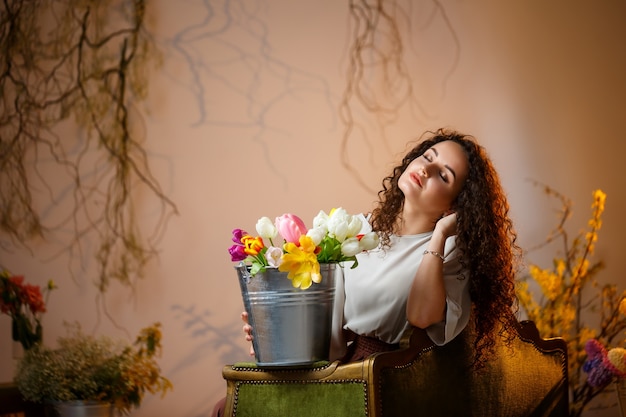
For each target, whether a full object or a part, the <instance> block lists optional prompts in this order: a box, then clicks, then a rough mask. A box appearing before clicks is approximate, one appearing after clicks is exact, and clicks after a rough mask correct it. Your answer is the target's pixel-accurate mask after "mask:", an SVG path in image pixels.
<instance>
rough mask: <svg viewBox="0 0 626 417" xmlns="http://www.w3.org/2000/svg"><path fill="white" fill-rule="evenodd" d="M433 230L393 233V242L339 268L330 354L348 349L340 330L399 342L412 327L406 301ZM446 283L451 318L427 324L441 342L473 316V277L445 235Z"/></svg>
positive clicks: (453, 242)
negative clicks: (355, 264) (407, 314)
mask: <svg viewBox="0 0 626 417" xmlns="http://www.w3.org/2000/svg"><path fill="white" fill-rule="evenodd" d="M431 237H432V232H428V233H422V234H418V235H409V236H395V235H394V236H391V246H390V247H389V248H388V249H386V250H383V249H380V248H379V249H375V250H372V251H369V252H367V253H362V254H359V255H357V259H358V261H359V265H358V266H357V267H356V268H355V269H351V268H350V267H351V266H352V262H346V263H345V264H344V265H343V268H337V271H338V272H337V276H336V278H337V280H336V281H337V288H336V295H335V296H336V301H335V316H334V323H333V347H332V349H331V353H332V352H335V354H331V356H336V355H337V356H338V355H340V354H341V352H342V351H343V349H342V348H345V341H344V340H343V338H342V333H343V332H342V331H341V329H342V328H343V329H348V330H351V331H352V332H354V333H356V334H358V335H363V336H372V337H376V338H378V339H380V340H382V341H384V342H387V343H398V342H399V341H400V339H401V338H402V335H403V333H404V332H405V331H406V330H407V329H408V328H410V324H409V322H408V321H407V318H406V303H407V298H408V294H409V290H410V288H411V284H412V282H413V278H414V277H415V274H416V272H417V268H418V267H419V265H420V263H421V261H422V258H423V257H424V256H433V255H424V250H425V249H427V248H428V242H429V241H430V239H431ZM444 257H445V262H444V283H445V287H446V306H447V308H446V318H445V320H444V321H442V322H440V323H436V324H433V325H432V326H430V327H428V328H427V329H426V331H427V333H428V335H429V337H430V338H431V339H432V340H433V342H434V343H436V344H437V345H443V344H445V343H447V342H449V341H450V340H452V339H453V338H454V337H455V336H456V335H458V334H459V333H460V332H461V330H463V328H465V326H466V325H467V323H468V321H469V315H470V306H471V302H470V296H469V285H468V282H469V279H470V277H469V276H468V273H467V271H463V270H462V267H461V265H460V263H459V250H458V249H457V247H456V242H455V238H454V237H450V238H448V239H447V240H446V244H445V250H444Z"/></svg>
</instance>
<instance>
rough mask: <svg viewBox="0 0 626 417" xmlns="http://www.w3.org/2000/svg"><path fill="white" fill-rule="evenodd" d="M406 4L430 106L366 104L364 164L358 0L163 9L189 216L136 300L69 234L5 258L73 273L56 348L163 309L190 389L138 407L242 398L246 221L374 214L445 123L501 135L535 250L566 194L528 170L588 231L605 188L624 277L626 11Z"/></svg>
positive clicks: (485, 135) (7, 364)
mask: <svg viewBox="0 0 626 417" xmlns="http://www.w3.org/2000/svg"><path fill="white" fill-rule="evenodd" d="M204 3H208V4H210V5H211V6H212V7H213V10H212V11H211V13H214V14H212V15H210V13H209V10H207V9H206V8H205V5H204ZM404 3H409V4H411V10H410V12H409V15H410V22H411V28H410V29H407V30H408V31H410V33H407V32H405V33H404V35H405V36H406V38H405V39H407V40H408V39H410V40H411V43H410V50H411V55H410V56H409V57H407V61H408V63H409V65H410V74H411V76H412V80H413V83H414V91H415V94H416V101H415V102H414V103H413V105H412V106H411V107H410V108H409V107H406V108H403V109H402V110H401V112H400V114H399V117H398V119H397V120H396V121H395V122H394V123H393V124H392V125H390V126H389V127H388V128H387V129H386V130H385V131H384V132H383V131H380V130H378V127H377V125H376V124H375V122H374V120H373V117H372V116H371V115H368V114H365V113H364V112H362V111H360V110H358V109H357V112H356V113H355V117H356V120H357V122H358V123H359V124H360V125H362V126H363V130H361V131H358V132H357V133H356V134H355V135H353V136H352V137H351V140H350V142H349V144H348V149H349V161H350V163H351V165H352V166H353V167H354V168H356V169H358V174H357V176H355V174H354V173H352V172H349V171H348V170H346V169H345V168H344V167H343V166H342V165H341V159H340V144H341V136H342V132H343V125H342V124H341V122H340V120H339V118H338V107H339V102H340V99H341V95H342V93H343V89H344V87H345V82H346V80H345V73H346V69H347V65H348V61H347V57H346V53H347V46H348V45H347V44H348V36H349V20H348V14H347V1H336V0H325V1H320V0H315V1H313V0H310V1H297V2H294V1H289V0H270V1H267V2H261V1H247V2H241V3H240V2H217V1H209V2H201V1H191V0H184V1H176V2H173V1H165V0H162V1H157V2H154V3H153V4H154V5H155V9H153V10H152V13H153V15H154V18H155V22H156V25H157V27H156V29H155V35H156V37H157V39H158V42H159V45H160V46H161V48H162V51H163V52H164V67H163V68H162V69H161V70H160V71H159V73H158V74H157V75H156V77H155V78H154V80H153V82H152V84H151V87H150V94H151V95H150V99H149V102H148V106H147V109H146V110H145V114H144V119H145V129H146V142H145V146H146V147H147V148H148V150H149V153H150V158H151V163H152V168H153V170H154V172H155V175H156V176H157V177H158V179H159V181H160V182H161V184H162V185H163V187H164V191H165V192H166V193H167V194H168V196H169V197H170V198H171V199H172V200H174V201H175V202H176V204H177V206H178V208H179V211H180V215H179V216H177V217H174V218H172V219H171V221H170V223H169V227H168V230H167V232H166V234H165V236H164V238H163V240H162V242H161V243H160V246H159V248H160V251H161V253H160V258H159V260H158V262H154V263H152V264H150V265H149V266H148V271H147V274H146V278H145V279H144V280H142V281H140V282H138V283H137V292H136V297H135V298H131V296H130V295H129V294H128V292H127V291H124V290H122V289H120V288H119V287H117V286H113V287H112V288H111V291H110V292H109V293H108V294H107V296H106V298H105V299H98V298H97V297H96V292H95V289H94V287H93V285H92V284H91V282H92V281H93V279H94V274H95V270H94V268H93V262H91V261H90V253H89V250H90V249H91V247H92V246H91V245H92V244H93V241H91V240H86V241H85V245H84V247H83V249H84V253H83V255H82V258H81V257H80V256H79V255H78V254H73V255H68V254H63V255H61V256H60V257H57V258H54V259H52V260H49V257H50V255H51V254H52V253H54V251H55V250H57V249H58V248H59V247H60V245H59V243H60V242H59V241H60V240H62V239H63V236H57V237H55V238H54V239H52V240H51V242H50V243H42V242H36V243H34V244H33V253H29V252H27V251H20V250H18V251H16V252H2V253H0V262H1V263H2V264H4V265H6V266H7V267H8V268H9V269H10V270H12V271H13V272H15V273H22V274H24V275H26V278H27V279H28V280H29V281H31V282H36V283H40V284H44V283H45V282H46V280H48V279H49V278H54V279H55V280H56V281H57V283H58V285H59V287H60V290H58V291H57V292H56V293H54V294H53V297H52V299H51V300H50V303H49V312H48V313H47V314H46V316H45V321H44V323H45V341H46V343H49V344H53V343H54V340H55V339H56V336H58V335H60V334H62V333H63V326H62V323H63V321H64V320H67V321H73V320H79V321H80V322H81V323H82V325H83V327H84V328H85V329H87V330H89V331H93V332H97V333H107V334H110V335H115V336H121V337H123V336H125V334H126V333H125V332H124V331H122V330H119V329H118V328H117V327H116V324H118V325H119V326H121V327H122V328H123V329H125V330H126V331H127V332H129V333H130V334H134V333H135V332H136V331H137V330H138V329H139V328H141V327H143V326H145V325H147V324H149V323H151V322H153V321H161V322H162V323H163V326H164V337H165V343H164V345H165V346H164V348H165V352H164V353H165V355H164V358H163V360H162V365H163V369H164V372H165V374H166V375H167V376H169V377H170V379H171V380H172V381H173V383H174V386H175V391H174V392H173V393H170V394H168V395H167V396H166V397H165V398H164V399H163V400H160V399H158V398H154V397H149V398H147V400H146V401H145V403H144V406H143V407H142V408H141V410H139V411H138V412H137V413H136V415H137V416H151V417H158V416H172V415H176V416H179V417H196V416H201V415H206V414H207V413H208V412H209V411H210V408H211V407H212V404H213V403H214V402H215V401H216V400H217V399H218V398H219V397H220V396H222V394H223V392H224V382H223V380H222V379H221V368H222V366H223V365H224V364H227V363H232V362H234V361H241V360H246V359H248V357H247V349H248V347H247V345H246V343H245V342H244V340H243V337H242V333H241V322H240V320H239V314H240V312H241V311H242V309H243V307H242V303H241V299H240V295H239V289H238V285H237V281H236V275H235V273H234V271H233V269H232V264H231V262H230V260H229V257H228V254H227V252H226V248H227V247H228V246H229V245H230V233H231V230H232V229H233V228H236V227H241V228H246V229H248V230H253V229H254V224H255V222H256V220H257V218H258V217H260V216H263V215H267V216H270V217H273V216H277V215H280V214H282V213H284V212H293V213H296V214H298V215H300V216H301V217H303V218H304V219H305V221H307V222H310V221H311V219H312V217H313V215H314V214H315V213H316V212H317V211H318V210H320V209H324V210H329V209H330V208H332V207H333V206H343V207H345V208H346V209H348V210H349V211H366V210H369V209H370V208H371V203H372V201H373V200H374V198H375V191H377V190H378V186H379V183H380V179H381V178H382V176H383V174H386V172H387V169H388V168H389V164H390V163H391V162H392V161H394V160H395V158H396V156H397V155H398V154H399V153H401V152H402V151H403V150H404V148H405V144H406V143H407V142H408V141H409V140H411V139H413V138H415V137H416V136H418V135H419V134H420V133H421V132H423V131H424V130H426V129H435V128H437V127H440V126H450V127H455V128H457V129H459V130H462V131H464V132H467V133H472V134H474V135H475V136H476V137H477V138H478V139H479V140H480V141H481V142H482V143H483V144H484V145H485V146H486V147H487V149H488V150H489V152H490V153H491V155H492V157H493V159H494V162H495V164H496V166H497V167H498V169H499V171H500V173H501V177H502V180H503V183H504V186H505V188H506V190H507V191H508V193H509V197H510V203H511V206H512V215H513V217H514V219H515V221H516V226H517V228H518V230H519V234H520V243H521V244H522V245H523V246H524V247H526V248H528V247H530V246H532V245H534V244H536V243H539V242H540V241H541V239H542V238H543V237H544V235H545V233H546V232H547V231H548V229H549V227H550V226H551V225H553V221H554V220H555V218H554V217H553V215H552V211H551V209H552V208H553V207H554V204H551V202H550V201H548V200H547V199H546V198H545V197H544V195H543V194H542V193H541V191H540V190H539V189H538V188H536V187H534V186H533V185H531V183H530V182H529V181H528V180H529V179H535V180H538V181H541V182H544V183H546V184H548V185H550V186H552V187H554V188H556V189H557V190H559V191H561V192H562V193H564V194H565V195H567V196H568V197H570V198H571V199H572V200H573V202H574V215H573V218H572V221H571V223H570V228H571V229H572V233H576V232H577V231H578V229H580V228H582V227H584V225H585V223H586V220H587V217H588V213H589V206H590V204H591V192H592V190H594V189H596V188H601V189H603V190H604V191H605V192H606V193H607V194H608V199H607V208H606V213H605V216H604V228H603V229H602V231H601V234H600V241H599V244H598V246H597V256H598V258H601V259H603V260H604V261H605V262H606V263H607V268H606V270H605V271H604V272H603V273H602V275H601V280H603V281H606V282H616V283H619V284H620V288H623V287H624V286H626V285H625V284H626V282H625V281H624V277H623V274H622V272H623V271H624V266H625V264H624V262H625V261H624V259H625V258H624V256H623V255H622V247H621V244H620V243H619V242H620V241H621V240H620V237H621V236H620V235H621V234H623V232H624V231H625V229H626V228H625V224H626V223H625V222H626V221H625V220H624V218H623V216H622V213H623V212H624V209H625V208H626V202H625V196H624V192H623V184H624V180H623V172H622V171H623V165H624V164H623V155H624V153H625V152H624V151H625V147H626V145H625V144H624V143H625V139H626V138H625V134H624V130H623V127H622V125H623V121H624V118H625V116H626V101H625V100H624V97H626V83H625V82H624V78H623V76H624V74H626V46H624V42H623V40H624V39H626V26H624V24H623V22H624V20H625V18H626V3H624V2H623V1H618V0H612V1H611V0H606V1H601V2H591V1H578V0H577V1H570V0H554V1H551V2H545V1H542V0H530V1H517V2H501V1H496V0H480V1H471V2H470V1H459V0H444V1H442V2H441V4H442V5H443V7H444V8H445V12H446V16H447V19H448V21H449V25H450V26H448V25H447V23H446V22H447V21H446V19H444V16H443V15H442V14H441V13H440V12H439V11H437V9H436V8H435V4H436V3H435V2H431V1H423V0H419V1H406V2H404ZM224 9H228V11H229V14H228V16H227V15H226V14H224V12H223V11H224ZM450 28H452V29H450ZM457 42H458V43H457ZM407 49H409V47H408V44H407ZM447 74H450V75H449V76H447ZM383 133H384V134H383ZM383 138H384V140H383ZM50 169H51V170H52V171H51V173H54V168H50ZM361 183H365V184H368V186H369V189H367V188H365V187H363V186H361V185H360V184H361ZM62 186H63V184H59V187H62ZM40 198H41V199H42V201H47V200H46V199H47V198H48V197H47V196H45V195H42V196H40ZM46 204H47V203H46ZM64 207H65V208H66V206H64V205H63V204H60V205H58V206H54V205H51V206H49V209H50V213H51V214H50V216H52V217H54V216H55V215H56V216H61V215H62V214H63V210H64ZM142 209H143V210H145V212H144V220H145V222H146V225H149V224H150V221H151V220H153V219H154V218H155V216H156V214H155V213H154V207H153V206H151V205H150V202H146V203H145V204H144V206H143V208H142ZM553 255H554V254H553V253H531V254H530V255H529V258H528V260H529V261H541V262H548V261H549V259H550V258H551V257H552V256H553ZM70 256H71V261H72V262H71V263H72V265H73V266H74V267H76V266H78V265H80V263H81V262H82V263H84V264H85V266H86V270H85V271H84V272H81V273H80V274H79V275H78V276H77V277H76V279H75V280H72V279H71V277H70V275H69V273H68V270H67V265H68V261H69V259H70ZM545 265H546V266H548V264H547V263H545ZM105 313H106V314H105ZM107 314H108V315H110V317H107V316H106V315H107ZM9 334H10V322H9V320H8V319H7V318H6V316H2V317H0V335H3V336H2V337H0V343H1V344H2V347H1V348H0V380H4V381H6V380H9V379H10V378H11V372H12V369H13V365H14V362H13V360H12V358H11V355H10V353H9V351H10V349H8V344H7V340H8V335H9ZM609 402H610V401H609Z"/></svg>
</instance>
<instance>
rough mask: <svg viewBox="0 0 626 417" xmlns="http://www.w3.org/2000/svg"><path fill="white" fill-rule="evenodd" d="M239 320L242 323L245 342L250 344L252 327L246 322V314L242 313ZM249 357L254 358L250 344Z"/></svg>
mask: <svg viewBox="0 0 626 417" xmlns="http://www.w3.org/2000/svg"><path fill="white" fill-rule="evenodd" d="M241 320H243V322H244V325H243V332H244V333H245V334H246V341H248V342H252V326H250V323H249V322H248V313H247V312H245V311H244V312H243V313H241ZM250 356H254V346H252V344H250Z"/></svg>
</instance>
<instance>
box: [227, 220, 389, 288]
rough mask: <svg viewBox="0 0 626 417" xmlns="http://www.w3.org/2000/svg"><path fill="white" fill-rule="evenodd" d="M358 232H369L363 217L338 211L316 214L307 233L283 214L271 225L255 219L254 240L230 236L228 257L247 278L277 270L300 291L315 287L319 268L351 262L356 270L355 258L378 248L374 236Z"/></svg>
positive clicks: (240, 233) (238, 232) (237, 234)
mask: <svg viewBox="0 0 626 417" xmlns="http://www.w3.org/2000/svg"><path fill="white" fill-rule="evenodd" d="M363 229H366V230H367V229H369V224H368V223H367V220H366V219H365V217H363V215H351V214H348V212H347V211H346V210H344V209H342V208H337V209H332V210H331V211H330V214H326V213H325V212H324V211H320V212H319V213H318V214H317V216H315V218H314V219H313V227H312V228H310V229H309V228H307V227H306V225H305V224H304V222H303V221H302V219H300V218H299V217H298V216H296V215H294V214H283V215H282V216H280V217H277V218H276V219H275V221H274V222H272V220H271V219H270V218H269V217H261V218H260V219H259V220H258V221H257V223H256V231H257V233H258V236H252V235H250V234H248V233H247V232H246V231H244V230H242V229H235V230H233V242H235V244H234V245H232V246H231V247H230V248H229V249H228V252H229V253H230V256H231V260H232V261H233V262H242V261H243V262H245V263H247V264H248V265H250V275H252V276H254V275H256V274H257V273H259V272H263V271H265V269H266V268H278V270H279V271H282V272H288V275H287V277H288V278H289V279H290V280H291V282H292V284H293V286H294V287H296V288H301V289H306V288H309V287H310V286H311V284H312V283H313V282H315V283H319V282H321V280H322V275H321V274H320V263H338V262H345V261H352V262H353V264H352V268H356V267H357V265H358V261H357V258H356V255H357V254H358V253H360V252H363V251H367V250H371V249H374V248H376V247H377V246H378V234H376V233H375V232H372V231H366V232H365V233H363ZM274 242H280V244H279V245H277V244H275V243H274ZM267 243H269V245H268V244H267Z"/></svg>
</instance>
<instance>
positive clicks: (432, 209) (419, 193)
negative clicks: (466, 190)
mask: <svg viewBox="0 0 626 417" xmlns="http://www.w3.org/2000/svg"><path fill="white" fill-rule="evenodd" d="M468 171H469V161H468V160H467V155H466V154H465V151H464V150H463V148H462V147H461V145H459V144H458V143H456V142H453V141H449V140H446V141H443V142H439V143H437V144H435V145H433V146H432V147H430V148H428V149H427V150H426V152H424V154H423V155H422V156H420V157H418V158H416V159H414V160H413V161H411V163H410V164H409V165H408V166H407V168H406V169H405V170H404V172H403V173H402V175H400V178H399V179H398V187H399V188H400V190H401V191H402V192H403V193H404V206H405V210H406V209H415V210H419V211H421V212H423V213H424V214H427V215H430V216H432V217H433V218H439V217H440V216H441V215H442V214H444V213H446V212H447V211H448V210H450V208H451V205H452V202H453V201H454V199H455V198H456V197H457V195H458V194H459V192H460V191H461V189H462V188H463V184H465V180H466V179H467V175H468Z"/></svg>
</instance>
